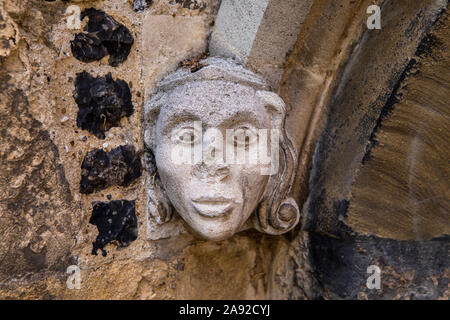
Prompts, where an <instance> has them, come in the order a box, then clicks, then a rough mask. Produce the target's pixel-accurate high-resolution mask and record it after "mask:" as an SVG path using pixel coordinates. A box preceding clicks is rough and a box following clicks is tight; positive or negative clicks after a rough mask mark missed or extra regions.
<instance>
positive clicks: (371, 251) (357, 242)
mask: <svg viewBox="0 0 450 320" xmlns="http://www.w3.org/2000/svg"><path fill="white" fill-rule="evenodd" d="M449 249H450V242H449V237H442V238H437V239H433V240H429V241H396V240H391V239H381V238H378V237H374V236H371V237H366V236H356V237H355V238H353V239H345V240H340V239H334V238H330V237H327V236H323V235H319V234H316V233H312V234H311V235H310V250H311V251H310V252H311V258H312V264H313V267H314V269H315V271H316V273H317V279H318V280H319V282H320V283H321V285H322V286H323V287H324V288H325V292H326V294H328V298H331V299H340V298H343V299H356V298H359V299H371V300H372V299H420V300H422V299H437V298H439V297H442V296H445V292H446V290H448V285H449V280H450V279H449V277H450V274H449V272H448V270H449V267H450V258H449V256H448V251H449ZM370 265H377V266H378V267H379V268H380V269H381V288H380V289H379V290H377V289H368V288H367V286H366V282H367V278H368V277H369V276H370V275H371V274H369V273H367V267H368V266H370Z"/></svg>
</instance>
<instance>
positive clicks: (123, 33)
mask: <svg viewBox="0 0 450 320" xmlns="http://www.w3.org/2000/svg"><path fill="white" fill-rule="evenodd" d="M85 17H88V18H89V22H88V24H87V25H86V27H85V28H84V31H85V32H84V33H78V34H76V35H75V38H74V40H72V41H71V43H70V45H71V49H72V54H73V56H74V57H75V58H77V59H78V60H80V61H83V62H92V61H96V60H100V59H102V58H103V57H105V56H107V55H109V60H108V62H109V64H110V65H111V66H113V67H115V66H117V65H118V64H119V63H121V62H123V61H124V60H125V59H126V58H127V57H128V54H129V53H130V49H131V46H132V45H133V42H134V40H133V36H132V35H131V33H130V31H129V30H128V29H127V28H126V27H125V26H124V25H122V24H120V23H118V22H117V21H116V20H114V19H113V18H112V17H111V16H109V15H107V14H106V13H105V12H103V11H101V10H96V9H93V8H90V9H86V10H84V11H83V12H82V13H81V20H83V19H84V18H85Z"/></svg>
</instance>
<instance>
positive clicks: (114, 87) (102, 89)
mask: <svg viewBox="0 0 450 320" xmlns="http://www.w3.org/2000/svg"><path fill="white" fill-rule="evenodd" d="M74 98H75V102H76V103H77V104H78V115H77V126H78V127H79V128H81V129H84V130H87V131H89V132H90V133H92V134H94V135H96V136H97V137H98V138H99V139H104V138H105V131H107V130H109V129H110V128H111V127H118V126H119V125H120V119H121V118H122V117H125V116H127V117H129V116H131V115H132V114H133V104H132V102H131V92H130V88H129V86H128V84H127V83H126V82H125V81H124V80H121V79H117V80H116V81H114V80H113V78H112V76H111V73H108V74H107V75H106V76H105V77H97V78H95V77H92V76H91V75H90V74H89V73H87V72H85V71H83V72H81V73H78V74H77V78H76V80H75V95H74Z"/></svg>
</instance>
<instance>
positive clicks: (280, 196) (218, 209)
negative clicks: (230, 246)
mask: <svg viewBox="0 0 450 320" xmlns="http://www.w3.org/2000/svg"><path fill="white" fill-rule="evenodd" d="M285 116H286V114H285V105H284V102H283V101H282V99H281V98H280V97H279V96H278V95H276V94H275V93H273V92H270V91H268V87H267V85H266V84H265V82H264V81H263V80H262V79H261V78H260V77H259V76H257V75H256V74H254V73H253V72H251V71H249V70H246V69H244V68H243V67H242V66H240V65H237V64H235V63H234V62H232V61H230V60H224V59H220V58H208V59H205V60H202V61H200V63H199V69H197V70H195V71H193V70H191V69H186V68H181V69H179V70H177V71H176V72H174V73H172V74H170V75H169V76H167V77H166V78H165V79H164V80H163V81H162V82H161V83H160V84H159V86H158V88H157V92H156V94H154V95H153V96H152V97H151V99H150V100H149V101H148V102H147V103H146V104H145V114H144V141H145V145H146V162H147V169H148V172H149V173H150V175H151V183H149V186H148V190H147V196H148V199H147V206H148V208H147V209H148V210H149V212H150V213H151V216H152V217H153V218H154V219H155V221H156V222H157V223H160V224H162V223H165V222H167V221H169V220H170V219H171V216H172V211H173V208H174V209H175V210H176V212H178V214H179V215H180V216H181V217H182V219H183V220H184V221H185V222H186V223H187V224H188V226H189V227H190V229H192V230H193V231H195V233H197V234H199V235H200V236H202V237H204V238H206V239H210V240H222V239H225V238H228V237H230V236H232V235H233V234H234V233H236V232H238V231H241V230H244V229H246V228H249V227H254V228H256V229H258V230H259V231H261V232H265V233H268V234H281V233H284V232H287V231H289V230H291V229H292V228H293V227H294V226H295V225H296V224H297V223H298V220H299V209H298V206H297V204H296V202H295V201H294V199H293V198H291V197H289V191H290V188H291V185H292V181H293V178H294V173H295V169H296V152H295V150H294V148H293V146H292V144H291V141H290V140H289V138H288V136H287V134H286V132H285V127H284V123H285ZM256 146H257V147H256ZM265 147H267V148H265ZM274 147H276V148H274ZM239 148H240V149H239ZM237 149H239V150H240V151H243V153H241V154H240V155H244V156H243V158H239V155H238V154H239V152H240V151H236V150H237ZM186 150H189V151H192V152H190V153H189V152H188V153H187V154H188V155H189V156H187V157H185V158H184V160H188V161H179V160H180V159H179V158H177V155H179V154H180V152H181V154H183V152H185V151H186ZM230 150H231V152H229V151H230ZM255 150H257V151H255ZM261 150H264V151H263V152H262V151H261ZM225 151H227V152H225ZM255 152H256V153H255ZM265 153H267V154H268V158H269V159H270V161H269V162H267V161H262V158H264V157H263V156H264V154H265ZM184 154H186V153H184ZM252 155H256V157H255V158H252ZM258 156H261V157H260V158H258ZM250 158H252V160H251V159H250ZM266 158H267V157H266ZM239 159H240V160H241V161H238V160H239Z"/></svg>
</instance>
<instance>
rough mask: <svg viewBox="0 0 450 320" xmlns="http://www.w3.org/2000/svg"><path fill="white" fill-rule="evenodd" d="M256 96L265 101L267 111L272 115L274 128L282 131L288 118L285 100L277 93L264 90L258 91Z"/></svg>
mask: <svg viewBox="0 0 450 320" xmlns="http://www.w3.org/2000/svg"><path fill="white" fill-rule="evenodd" d="M256 96H257V97H258V98H259V99H261V100H262V101H263V103H264V105H265V107H266V109H267V111H269V112H270V113H272V126H273V127H274V128H276V129H280V130H281V129H282V127H283V126H284V123H283V122H284V118H285V116H286V104H285V103H284V101H283V99H281V97H280V96H279V95H277V94H276V93H275V92H270V91H262V90H260V91H256Z"/></svg>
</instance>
